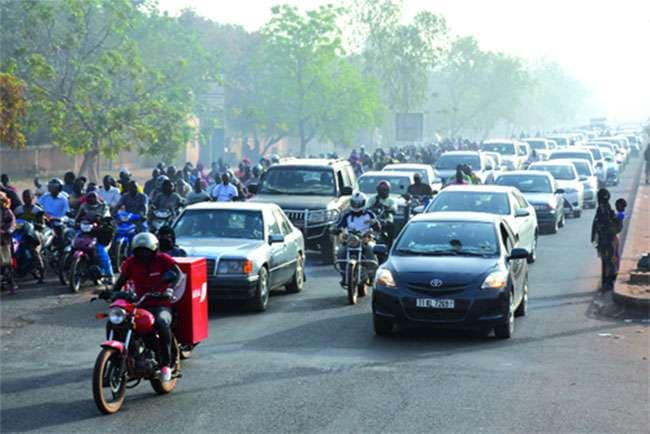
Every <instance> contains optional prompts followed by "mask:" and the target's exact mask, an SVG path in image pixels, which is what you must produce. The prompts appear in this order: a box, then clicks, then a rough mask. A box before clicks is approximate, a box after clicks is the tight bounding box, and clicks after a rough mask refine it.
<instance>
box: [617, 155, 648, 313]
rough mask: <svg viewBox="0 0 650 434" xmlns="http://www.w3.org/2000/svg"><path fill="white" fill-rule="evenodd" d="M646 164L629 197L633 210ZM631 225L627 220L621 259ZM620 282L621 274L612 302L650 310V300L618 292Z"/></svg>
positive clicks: (640, 166) (641, 169)
mask: <svg viewBox="0 0 650 434" xmlns="http://www.w3.org/2000/svg"><path fill="white" fill-rule="evenodd" d="M644 164H645V163H644V162H643V161H641V164H640V165H639V168H638V169H637V173H636V176H635V179H636V182H635V184H634V186H635V188H634V189H633V190H632V192H631V194H630V197H629V199H630V202H629V203H630V204H631V206H632V209H634V207H635V206H636V200H637V196H638V192H639V187H640V184H641V175H642V174H643V168H644ZM628 206H629V205H628ZM631 223H632V221H631V219H629V220H627V221H626V222H625V226H624V228H623V231H622V236H621V251H620V255H621V257H622V256H623V252H624V251H625V245H626V241H627V238H628V233H629V227H630V225H631ZM619 281H620V274H619V278H618V279H617V281H616V282H615V284H614V290H613V291H612V300H613V301H614V302H615V303H617V304H619V305H622V306H629V307H632V308H637V309H638V308H642V309H647V308H650V299H647V298H638V297H634V296H629V295H625V294H623V293H620V292H618V291H617V290H616V287H617V285H618V284H619ZM620 283H623V284H627V283H626V282H620Z"/></svg>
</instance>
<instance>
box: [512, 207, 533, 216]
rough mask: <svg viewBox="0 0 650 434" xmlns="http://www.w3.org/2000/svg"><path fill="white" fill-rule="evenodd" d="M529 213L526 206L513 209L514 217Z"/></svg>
mask: <svg viewBox="0 0 650 434" xmlns="http://www.w3.org/2000/svg"><path fill="white" fill-rule="evenodd" d="M529 215H530V211H528V210H527V209H526V208H517V210H516V211H515V217H528V216H529Z"/></svg>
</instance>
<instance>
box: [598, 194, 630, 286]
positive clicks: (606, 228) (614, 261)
mask: <svg viewBox="0 0 650 434" xmlns="http://www.w3.org/2000/svg"><path fill="white" fill-rule="evenodd" d="M609 198H610V195H609V190H607V189H606V188H601V189H600V190H598V209H597V210H596V216H595V217H594V221H593V224H592V225H591V242H592V243H593V244H595V246H596V251H597V252H598V256H600V261H601V287H600V290H601V291H602V292H605V291H611V290H613V289H614V282H616V276H617V275H618V267H619V265H620V259H621V258H620V254H619V239H618V234H619V233H620V232H621V230H622V229H623V221H622V219H619V218H618V217H617V216H616V213H615V212H614V210H613V209H612V207H611V205H610V204H609Z"/></svg>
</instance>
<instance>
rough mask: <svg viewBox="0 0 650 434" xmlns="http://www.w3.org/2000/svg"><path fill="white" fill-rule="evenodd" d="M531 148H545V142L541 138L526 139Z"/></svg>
mask: <svg viewBox="0 0 650 434" xmlns="http://www.w3.org/2000/svg"><path fill="white" fill-rule="evenodd" d="M526 142H528V144H529V145H530V147H531V148H533V149H537V150H539V149H542V150H543V149H546V142H545V141H543V140H526Z"/></svg>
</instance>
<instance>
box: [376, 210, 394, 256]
mask: <svg viewBox="0 0 650 434" xmlns="http://www.w3.org/2000/svg"><path fill="white" fill-rule="evenodd" d="M370 210H371V211H372V212H373V213H375V216H376V217H377V221H378V222H379V224H380V226H381V229H380V230H379V231H378V232H375V236H374V240H375V242H377V243H379V244H385V245H386V248H387V249H390V246H391V244H392V243H393V239H392V235H391V234H390V233H389V231H388V228H389V227H390V224H389V219H390V214H392V210H391V209H389V208H387V207H385V206H383V205H380V204H376V205H375V206H373V207H372V208H370ZM378 259H379V263H382V262H384V261H383V259H384V258H378Z"/></svg>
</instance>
